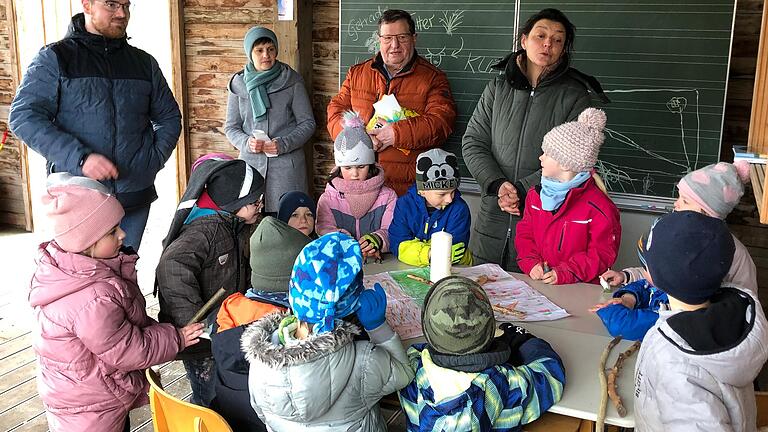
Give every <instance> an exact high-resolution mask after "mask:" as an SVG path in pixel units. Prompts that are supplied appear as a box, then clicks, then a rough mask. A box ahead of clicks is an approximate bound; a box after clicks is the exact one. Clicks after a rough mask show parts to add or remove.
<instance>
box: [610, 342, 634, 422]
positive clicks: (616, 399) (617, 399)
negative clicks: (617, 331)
mask: <svg viewBox="0 0 768 432" xmlns="http://www.w3.org/2000/svg"><path fill="white" fill-rule="evenodd" d="M638 349H640V341H637V342H635V343H633V344H632V346H630V347H629V348H627V350H626V351H624V352H623V353H621V354H619V357H618V358H617V359H616V363H614V364H613V368H611V371H610V372H608V397H610V398H611V402H613V405H614V406H616V411H618V413H619V417H624V416H625V415H627V409H626V408H625V407H624V404H623V403H622V402H621V396H619V393H618V392H617V391H616V380H618V376H619V371H621V366H623V365H624V360H626V359H627V358H629V357H630V356H632V354H634V352H635V351H637V350H638Z"/></svg>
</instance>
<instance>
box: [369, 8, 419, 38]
mask: <svg viewBox="0 0 768 432" xmlns="http://www.w3.org/2000/svg"><path fill="white" fill-rule="evenodd" d="M400 20H405V21H406V22H407V23H408V31H409V32H410V33H411V34H415V33H416V23H415V22H413V18H411V14H409V13H408V12H406V11H404V10H402V9H387V10H385V11H384V12H382V14H381V18H379V30H378V31H379V35H381V25H382V24H392V23H393V22H396V21H400Z"/></svg>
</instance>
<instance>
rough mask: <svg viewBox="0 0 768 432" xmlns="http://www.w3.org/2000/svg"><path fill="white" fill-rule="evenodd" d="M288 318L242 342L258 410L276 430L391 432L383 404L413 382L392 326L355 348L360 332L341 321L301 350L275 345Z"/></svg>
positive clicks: (258, 325)
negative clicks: (382, 409) (392, 394)
mask: <svg viewBox="0 0 768 432" xmlns="http://www.w3.org/2000/svg"><path fill="white" fill-rule="evenodd" d="M286 316H287V313H276V314H271V315H267V316H266V317H264V318H263V319H261V320H259V321H257V322H255V323H253V324H251V325H250V326H249V327H248V329H247V330H246V331H245V333H244V334H243V339H242V343H243V345H242V347H243V351H244V352H245V356H246V359H247V360H248V362H249V363H250V373H249V375H248V387H249V389H250V393H251V406H253V409H254V410H256V413H257V414H258V415H259V417H260V418H261V419H262V420H264V423H265V424H266V425H267V426H268V427H269V429H270V430H272V431H274V432H289V431H290V432H294V431H298V430H303V431H348V432H355V431H364V432H369V431H382V432H384V431H386V430H387V426H386V424H385V421H384V418H383V417H382V416H381V412H380V411H379V405H378V404H379V399H381V397H382V396H384V395H386V394H389V393H392V392H394V391H397V390H400V389H401V388H403V387H405V386H406V385H407V384H408V383H409V382H411V380H412V379H413V369H412V368H411V366H410V365H409V364H408V358H407V357H406V354H405V350H404V349H403V346H402V342H400V338H399V337H398V336H397V335H396V334H395V333H394V332H393V331H392V329H391V328H390V327H389V325H388V324H387V323H386V322H385V323H384V324H382V325H381V326H379V327H378V328H377V329H375V330H372V331H369V332H368V334H369V336H370V338H371V340H370V342H369V341H353V338H354V336H355V335H356V334H359V333H360V329H359V328H358V327H357V326H356V325H354V324H351V323H348V322H342V323H341V324H340V325H337V326H336V328H335V329H334V330H333V331H332V332H329V333H323V334H319V335H312V336H310V337H308V338H307V339H304V340H301V341H300V342H299V343H298V344H297V345H294V346H284V345H282V344H280V345H275V344H273V343H272V337H273V333H274V332H275V331H276V330H277V328H278V325H279V324H280V321H281V320H282V319H283V318H285V317H286Z"/></svg>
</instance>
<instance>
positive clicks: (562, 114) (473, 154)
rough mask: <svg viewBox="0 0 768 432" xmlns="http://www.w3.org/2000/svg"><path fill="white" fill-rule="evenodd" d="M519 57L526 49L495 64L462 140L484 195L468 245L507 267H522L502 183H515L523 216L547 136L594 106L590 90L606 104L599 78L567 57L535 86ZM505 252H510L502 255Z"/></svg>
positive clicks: (513, 220) (477, 253) (486, 259)
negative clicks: (501, 200) (496, 72)
mask: <svg viewBox="0 0 768 432" xmlns="http://www.w3.org/2000/svg"><path fill="white" fill-rule="evenodd" d="M521 55H522V56H525V51H523V50H521V51H518V52H516V53H513V54H510V55H509V56H508V57H507V58H506V59H504V60H503V61H502V62H500V63H499V64H498V65H496V66H494V69H496V70H499V71H501V72H502V73H501V74H500V75H498V76H497V77H495V78H493V79H492V80H491V82H489V83H488V85H487V86H486V87H485V90H484V91H483V93H482V95H481V96H480V100H479V101H478V102H477V106H476V107H475V111H474V112H473V113H472V117H471V118H470V119H469V123H468V124H467V130H466V132H465V133H464V137H463V139H462V154H463V156H464V162H465V163H466V164H467V168H468V169H469V172H470V173H472V177H474V178H475V180H476V181H477V183H478V185H479V186H480V194H481V202H480V210H479V212H478V214H477V218H478V219H477V221H476V223H475V226H474V228H473V230H474V234H473V235H472V243H471V244H470V248H471V249H472V253H473V254H474V255H475V257H476V258H479V262H481V263H484V262H493V263H498V264H499V265H501V266H502V267H503V268H504V269H505V270H509V271H516V270H517V268H518V267H517V262H516V256H515V249H514V248H512V245H511V244H509V243H511V242H512V239H514V237H515V225H516V224H517V223H518V222H519V221H520V218H519V217H517V216H510V215H509V214H507V213H504V212H502V211H501V209H499V205H498V196H497V195H496V194H497V193H498V187H499V185H501V183H502V182H503V181H509V182H511V183H512V184H514V185H515V188H516V189H517V192H518V195H520V198H521V203H520V210H521V215H522V210H523V209H524V204H525V203H524V201H525V194H526V193H527V192H528V190H529V189H530V188H531V186H533V185H537V184H539V182H540V180H541V171H540V168H541V165H540V162H539V156H540V155H541V143H542V141H543V139H544V135H545V134H546V133H547V132H549V131H550V130H552V128H554V127H555V126H558V125H560V124H562V123H565V122H568V121H573V120H575V119H576V118H577V117H578V116H579V114H580V113H581V112H582V111H584V109H585V108H587V107H588V106H590V101H591V96H590V93H592V94H594V95H595V96H596V97H600V98H601V99H602V100H603V102H608V99H607V98H606V97H605V95H604V94H603V89H602V88H601V87H600V84H599V83H598V82H597V80H596V79H595V78H593V77H591V76H589V75H585V74H583V73H581V72H579V71H578V70H576V69H574V68H571V67H570V65H569V62H567V61H563V62H560V64H559V65H558V67H557V68H556V69H555V70H553V71H552V72H551V73H549V74H547V75H546V76H545V77H542V80H541V82H540V83H539V84H538V85H537V86H536V87H533V86H531V84H530V83H529V82H528V78H527V77H526V76H525V74H524V73H523V72H522V71H521V70H520V67H518V65H517V59H518V57H520V56H521ZM507 230H510V233H511V235H510V237H509V238H507V237H506V236H505V234H506V233H507ZM505 246H506V247H505ZM505 250H507V251H508V253H507V254H506V256H505V257H503V258H502V254H503V252H504V251H505ZM603 270H605V269H603Z"/></svg>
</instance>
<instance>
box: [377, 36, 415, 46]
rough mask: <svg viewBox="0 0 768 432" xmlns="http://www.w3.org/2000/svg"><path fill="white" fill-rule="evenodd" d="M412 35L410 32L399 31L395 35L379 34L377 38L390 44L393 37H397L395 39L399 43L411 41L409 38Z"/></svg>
mask: <svg viewBox="0 0 768 432" xmlns="http://www.w3.org/2000/svg"><path fill="white" fill-rule="evenodd" d="M412 37H413V35H412V34H410V33H400V34H396V35H379V39H381V41H382V42H384V43H385V44H391V43H392V41H393V40H395V38H397V41H398V42H400V43H401V44H403V43H407V42H410V41H411V38H412Z"/></svg>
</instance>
